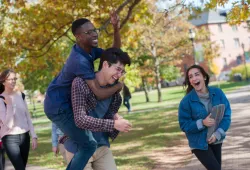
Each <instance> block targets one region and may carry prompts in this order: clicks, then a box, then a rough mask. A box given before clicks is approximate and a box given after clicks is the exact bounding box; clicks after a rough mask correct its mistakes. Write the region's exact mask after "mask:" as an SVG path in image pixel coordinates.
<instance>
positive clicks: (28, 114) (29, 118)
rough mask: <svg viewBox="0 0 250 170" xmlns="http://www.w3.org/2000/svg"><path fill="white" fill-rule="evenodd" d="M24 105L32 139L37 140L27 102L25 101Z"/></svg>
mask: <svg viewBox="0 0 250 170" xmlns="http://www.w3.org/2000/svg"><path fill="white" fill-rule="evenodd" d="M24 104H25V107H26V116H27V120H28V125H29V130H30V134H31V137H32V138H37V135H36V133H35V129H34V126H33V124H32V121H31V116H30V112H29V109H28V105H27V102H26V100H24Z"/></svg>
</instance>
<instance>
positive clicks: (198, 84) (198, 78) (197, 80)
mask: <svg viewBox="0 0 250 170" xmlns="http://www.w3.org/2000/svg"><path fill="white" fill-rule="evenodd" d="M188 80H189V82H190V84H191V86H193V88H194V89H195V91H197V92H199V93H207V87H206V84H205V80H206V77H204V76H203V74H202V73H201V71H200V70H199V69H198V68H192V69H190V70H189V72H188Z"/></svg>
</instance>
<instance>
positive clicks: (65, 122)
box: [50, 109, 97, 170]
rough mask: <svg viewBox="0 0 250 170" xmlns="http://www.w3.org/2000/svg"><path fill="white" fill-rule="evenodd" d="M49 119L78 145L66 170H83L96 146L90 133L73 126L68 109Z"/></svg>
mask: <svg viewBox="0 0 250 170" xmlns="http://www.w3.org/2000/svg"><path fill="white" fill-rule="evenodd" d="M50 119H51V120H52V121H53V122H54V123H55V124H56V125H57V126H58V127H59V128H60V129H61V130H62V132H64V133H65V134H66V135H67V136H69V138H70V139H71V140H73V141H74V142H76V143H77V145H78V150H77V152H76V153H75V154H74V157H73V159H72V160H71V161H70V163H69V165H68V167H67V170H83V168H84V167H85V165H86V164H87V162H88V160H89V158H90V157H91V156H92V155H93V153H94V152H95V150H96V146H97V144H96V141H95V139H94V138H93V135H92V132H91V131H89V130H84V129H80V128H78V127H77V126H76V125H75V121H74V116H73V112H72V110H70V109H68V110H60V111H59V113H58V114H57V115H53V117H50Z"/></svg>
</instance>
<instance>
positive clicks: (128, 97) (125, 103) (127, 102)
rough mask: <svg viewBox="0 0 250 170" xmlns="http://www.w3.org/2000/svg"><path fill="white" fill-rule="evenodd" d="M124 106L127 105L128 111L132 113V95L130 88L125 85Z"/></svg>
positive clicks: (123, 92)
mask: <svg viewBox="0 0 250 170" xmlns="http://www.w3.org/2000/svg"><path fill="white" fill-rule="evenodd" d="M122 94H123V105H125V106H126V107H127V109H128V112H131V105H130V103H129V100H130V99H131V93H130V91H129V88H128V87H127V86H126V85H125V84H124V87H123V91H122Z"/></svg>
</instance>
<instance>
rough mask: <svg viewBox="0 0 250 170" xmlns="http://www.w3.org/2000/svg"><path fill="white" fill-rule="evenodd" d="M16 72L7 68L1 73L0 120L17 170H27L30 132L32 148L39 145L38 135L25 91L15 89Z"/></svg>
mask: <svg viewBox="0 0 250 170" xmlns="http://www.w3.org/2000/svg"><path fill="white" fill-rule="evenodd" d="M16 80H17V77H16V73H15V72H14V71H13V70H11V69H7V70H5V71H3V72H2V73H1V75H0V94H1V96H2V98H1V99H0V122H1V131H0V136H1V138H2V142H3V146H4V149H5V151H6V154H7V156H8V157H9V159H10V161H11V163H12V164H13V166H14V168H15V169H16V170H25V167H26V164H27V161H28V156H29V150H30V134H31V137H32V149H36V147H37V135H36V133H35V131H34V127H33V125H32V121H31V117H30V113H29V111H28V106H27V103H26V101H25V99H24V95H23V93H21V92H20V91H17V90H14V88H15V86H16Z"/></svg>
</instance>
